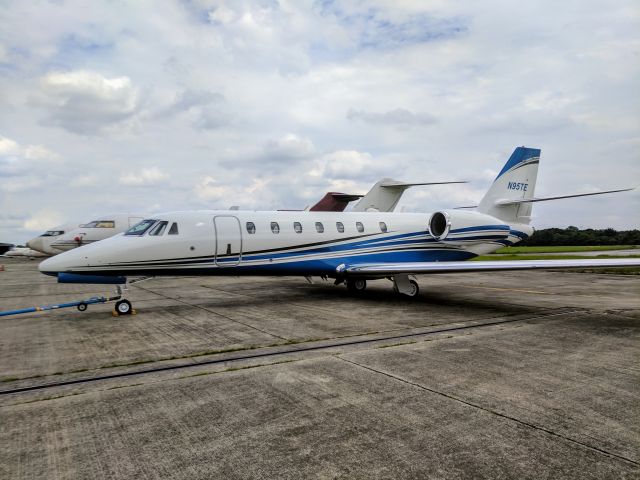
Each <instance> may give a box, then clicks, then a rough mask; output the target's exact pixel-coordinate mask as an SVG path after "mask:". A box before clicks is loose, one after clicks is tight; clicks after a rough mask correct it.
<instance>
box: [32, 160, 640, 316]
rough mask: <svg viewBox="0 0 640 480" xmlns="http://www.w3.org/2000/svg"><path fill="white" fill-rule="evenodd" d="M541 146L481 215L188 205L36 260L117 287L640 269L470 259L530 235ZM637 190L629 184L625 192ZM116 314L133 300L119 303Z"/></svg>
mask: <svg viewBox="0 0 640 480" xmlns="http://www.w3.org/2000/svg"><path fill="white" fill-rule="evenodd" d="M539 159H540V150H539V149H535V148H526V147H518V148H516V149H515V151H514V152H513V154H512V155H511V157H510V158H509V160H508V161H507V163H506V164H505V165H504V167H503V168H502V170H501V171H500V173H499V174H498V176H497V177H496V179H495V181H494V182H493V184H492V185H491V187H490V188H489V190H488V192H487V193H486V195H485V196H484V198H483V199H482V201H481V202H480V204H479V205H478V207H477V209H476V210H475V211H466V210H456V209H452V210H443V211H438V212H433V213H394V212H379V213H374V212H309V211H297V212H291V211H275V212H254V211H228V210H227V211H191V212H171V213H165V214H159V215H154V216H152V217H149V218H147V219H145V220H143V221H141V222H140V223H138V224H137V225H135V226H133V227H132V228H130V229H129V230H127V232H125V233H124V234H122V235H117V236H115V237H112V238H109V239H107V240H104V241H101V242H96V243H93V244H91V245H87V246H84V247H82V248H78V249H75V250H72V251H69V252H65V253H63V254H61V255H58V256H56V257H52V258H50V259H48V260H45V261H43V262H42V263H41V264H40V271H42V272H43V273H45V274H48V275H55V276H57V277H58V281H59V282H61V283H116V284H123V283H125V282H126V277H132V276H135V277H152V276H159V275H170V276H176V275H234V276H238V275H298V276H307V277H308V276H321V277H330V278H333V279H335V280H336V283H346V285H347V288H348V289H349V290H351V291H361V290H364V289H365V288H366V286H367V281H368V280H374V279H382V278H389V279H391V280H392V281H393V285H394V289H395V290H396V291H397V292H399V293H402V294H405V295H408V296H411V297H413V296H415V295H417V294H418V284H417V282H416V281H415V280H414V279H413V278H412V276H413V275H417V274H430V273H449V272H477V271H499V270H522V269H540V268H554V269H557V268H582V267H589V268H592V267H623V266H625V267H626V266H640V259H611V260H609V259H606V260H605V259H589V260H529V261H488V262H468V261H467V260H470V259H472V258H474V257H476V256H478V255H482V254H486V253H489V252H493V251H495V250H497V249H498V248H500V247H503V246H505V245H512V244H514V243H517V242H519V241H521V240H522V239H525V238H527V237H529V236H530V235H531V234H532V233H533V228H532V227H531V226H530V225H529V223H530V219H531V207H532V204H533V203H535V202H541V201H546V200H555V199H559V198H570V197H579V196H585V195H598V194H603V193H613V192H618V191H624V190H612V191H608V192H594V193H590V194H577V195H563V196H555V197H549V198H536V197H534V189H535V184H536V177H537V172H538V163H539ZM625 190H631V189H625ZM116 311H117V312H118V313H120V314H127V313H130V312H131V303H130V302H129V301H128V300H126V299H122V300H120V301H119V302H118V303H117V304H116Z"/></svg>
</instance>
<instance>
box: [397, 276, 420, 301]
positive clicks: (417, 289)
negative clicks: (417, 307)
mask: <svg viewBox="0 0 640 480" xmlns="http://www.w3.org/2000/svg"><path fill="white" fill-rule="evenodd" d="M409 283H410V284H411V290H410V291H408V292H402V295H406V296H407V297H409V298H415V297H417V296H418V293H420V287H419V286H418V282H416V281H415V280H409ZM393 291H394V292H395V293H398V294H399V293H400V290H398V286H397V285H396V284H395V282H394V283H393Z"/></svg>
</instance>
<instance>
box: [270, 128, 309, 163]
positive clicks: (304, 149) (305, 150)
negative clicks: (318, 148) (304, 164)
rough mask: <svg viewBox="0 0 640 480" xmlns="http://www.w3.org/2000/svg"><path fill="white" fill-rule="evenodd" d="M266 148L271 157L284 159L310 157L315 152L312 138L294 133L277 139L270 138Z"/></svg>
mask: <svg viewBox="0 0 640 480" xmlns="http://www.w3.org/2000/svg"><path fill="white" fill-rule="evenodd" d="M264 149H265V152H266V154H267V155H268V156H269V157H271V158H273V159H275V160H282V161H286V160H289V159H301V158H309V157H310V156H311V155H313V153H314V152H315V147H314V146H313V143H312V142H311V140H309V139H308V138H301V137H299V136H298V135H295V134H293V133H288V134H286V135H284V136H283V137H281V138H279V139H277V140H269V141H268V142H267V143H266V145H265V148H264Z"/></svg>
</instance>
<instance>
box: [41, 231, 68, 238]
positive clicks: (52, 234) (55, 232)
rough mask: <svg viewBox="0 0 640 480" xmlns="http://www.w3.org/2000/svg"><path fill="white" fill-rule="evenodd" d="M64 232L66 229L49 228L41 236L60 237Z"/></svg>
mask: <svg viewBox="0 0 640 480" xmlns="http://www.w3.org/2000/svg"><path fill="white" fill-rule="evenodd" d="M63 233H64V230H47V231H46V232H44V233H43V234H42V235H40V236H41V237H59V236H60V235H62V234H63Z"/></svg>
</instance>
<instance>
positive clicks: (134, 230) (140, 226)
mask: <svg viewBox="0 0 640 480" xmlns="http://www.w3.org/2000/svg"><path fill="white" fill-rule="evenodd" d="M157 221H158V220H155V219H151V218H149V219H147V220H142V221H141V222H139V223H136V224H135V225H134V226H133V227H131V228H130V229H129V230H127V231H126V232H125V235H137V236H141V235H144V232H146V231H147V230H149V229H150V228H151V225H153V224H154V223H156V222H157Z"/></svg>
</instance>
